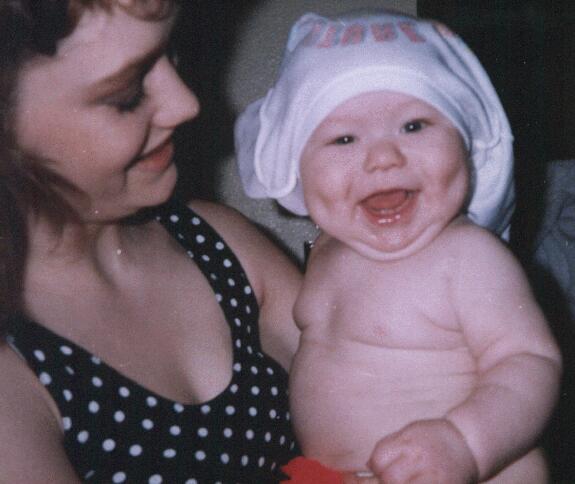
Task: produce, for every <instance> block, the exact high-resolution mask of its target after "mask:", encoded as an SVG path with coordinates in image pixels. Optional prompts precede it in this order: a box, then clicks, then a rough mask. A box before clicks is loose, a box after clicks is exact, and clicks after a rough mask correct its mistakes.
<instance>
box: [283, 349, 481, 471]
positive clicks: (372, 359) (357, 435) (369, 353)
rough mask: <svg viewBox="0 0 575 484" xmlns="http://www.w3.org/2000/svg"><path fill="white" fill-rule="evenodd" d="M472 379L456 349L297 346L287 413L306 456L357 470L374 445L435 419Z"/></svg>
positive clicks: (466, 358)
mask: <svg viewBox="0 0 575 484" xmlns="http://www.w3.org/2000/svg"><path fill="white" fill-rule="evenodd" d="M475 382H476V373H475V365H474V361H473V359H472V358H471V356H470V355H469V353H468V352H467V350H464V349H456V350H420V349H418V350H405V349H388V348H382V347H376V346H369V345H361V344H357V343H350V342H345V343H341V344H338V345H334V346H331V347H329V346H326V345H321V344H317V343H310V342H308V343H306V342H304V343H303V344H302V346H301V347H300V349H299V350H298V353H297V355H296V359H295V361H294V365H293V367H292V370H291V373H290V401H291V412H292V416H293V422H294V425H295V429H296V433H297V435H298V438H299V440H300V443H301V445H302V448H303V451H304V454H305V455H306V456H308V457H312V458H316V459H318V460H320V461H321V462H323V463H324V464H326V465H329V466H330V467H333V468H336V469H345V470H360V469H365V468H366V467H365V464H366V462H367V460H368V459H369V456H370V455H371V452H372V450H373V448H374V446H375V444H376V442H377V441H378V440H380V439H381V438H382V437H384V436H385V435H387V434H389V433H392V432H395V431H397V430H399V429H400V428H402V427H403V426H405V425H406V424H408V423H410V422H412V421H414V420H419V419H428V418H439V417H442V416H443V415H444V414H445V413H446V412H447V411H448V410H449V409H450V408H452V407H454V406H455V405H457V404H459V403H461V402H462V401H464V400H465V399H466V398H467V396H468V395H469V393H470V392H471V391H472V389H473V387H474V385H475Z"/></svg>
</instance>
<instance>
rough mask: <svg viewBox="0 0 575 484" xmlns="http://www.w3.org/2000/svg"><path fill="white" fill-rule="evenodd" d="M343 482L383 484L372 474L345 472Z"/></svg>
mask: <svg viewBox="0 0 575 484" xmlns="http://www.w3.org/2000/svg"><path fill="white" fill-rule="evenodd" d="M343 482H344V484H382V483H381V482H380V481H379V479H378V478H377V477H375V476H374V475H373V474H372V473H371V472H361V473H356V472H345V473H344V474H343Z"/></svg>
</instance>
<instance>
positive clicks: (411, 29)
mask: <svg viewBox="0 0 575 484" xmlns="http://www.w3.org/2000/svg"><path fill="white" fill-rule="evenodd" d="M399 28H400V29H401V31H402V32H403V33H404V34H405V35H406V36H407V38H408V39H409V40H411V41H412V42H418V43H421V42H425V38H424V37H422V36H421V35H419V33H418V32H417V31H416V27H415V24H414V23H412V22H399Z"/></svg>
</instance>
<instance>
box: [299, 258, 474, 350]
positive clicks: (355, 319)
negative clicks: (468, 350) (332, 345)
mask: <svg viewBox="0 0 575 484" xmlns="http://www.w3.org/2000/svg"><path fill="white" fill-rule="evenodd" d="M450 284H451V278H450V277H449V271H448V270H446V269H445V266H443V265H441V264H436V265H433V264H432V265H429V266H428V267H426V268H425V269H422V267H421V265H419V264H409V263H408V264H393V265H385V264H384V265H378V264H357V265H354V264H351V263H350V264H347V265H345V264H333V265H331V266H325V265H324V266H323V267H316V268H314V267H311V268H310V270H309V272H308V273H307V274H306V279H305V283H304V286H303V289H302V291H301V293H300V297H299V298H298V302H297V305H296V318H297V319H298V321H299V322H300V324H301V325H302V327H303V328H304V331H306V332H308V335H314V336H315V337H317V338H338V339H339V338H341V339H349V340H354V341H357V342H362V343H365V344H369V345H376V346H383V347H393V348H395V347H397V348H414V347H423V348H430V349H431V348H433V349H445V348H453V347H456V346H458V345H460V344H462V343H463V340H462V335H461V333H460V331H459V324H458V317H457V304H456V301H454V299H453V291H452V290H451V286H450Z"/></svg>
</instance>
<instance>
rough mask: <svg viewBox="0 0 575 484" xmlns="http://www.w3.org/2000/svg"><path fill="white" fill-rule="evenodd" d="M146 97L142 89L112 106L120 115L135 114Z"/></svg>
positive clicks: (113, 103)
mask: <svg viewBox="0 0 575 484" xmlns="http://www.w3.org/2000/svg"><path fill="white" fill-rule="evenodd" d="M145 96H146V94H145V92H144V89H143V88H142V87H140V88H138V90H137V91H136V92H135V93H134V94H131V95H130V96H127V97H125V98H120V99H117V100H114V101H112V102H111V105H112V106H113V107H114V108H115V109H116V111H118V112H119V113H120V114H125V113H131V112H134V111H135V110H136V109H137V108H138V106H140V104H142V101H143V100H144V97H145Z"/></svg>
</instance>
